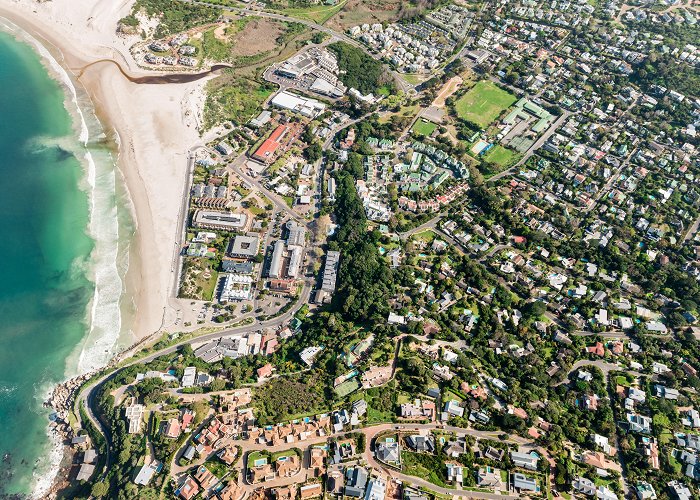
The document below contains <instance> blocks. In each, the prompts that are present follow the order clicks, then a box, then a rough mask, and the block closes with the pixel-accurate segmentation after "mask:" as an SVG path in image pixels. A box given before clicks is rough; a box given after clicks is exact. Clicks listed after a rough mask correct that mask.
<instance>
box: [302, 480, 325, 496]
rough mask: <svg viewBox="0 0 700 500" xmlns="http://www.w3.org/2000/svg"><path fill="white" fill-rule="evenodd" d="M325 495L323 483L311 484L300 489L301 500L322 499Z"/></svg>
mask: <svg viewBox="0 0 700 500" xmlns="http://www.w3.org/2000/svg"><path fill="white" fill-rule="evenodd" d="M322 494H323V485H322V484H321V483H311V484H307V485H304V486H302V487H301V488H299V495H300V498H301V500H306V499H307V498H315V497H320V496H321V495H322Z"/></svg>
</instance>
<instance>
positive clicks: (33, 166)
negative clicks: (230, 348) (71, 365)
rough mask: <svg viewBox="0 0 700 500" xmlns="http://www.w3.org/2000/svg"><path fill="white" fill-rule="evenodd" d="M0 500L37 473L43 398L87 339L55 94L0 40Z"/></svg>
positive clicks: (76, 205)
mask: <svg viewBox="0 0 700 500" xmlns="http://www.w3.org/2000/svg"><path fill="white" fill-rule="evenodd" d="M0 89H2V91H1V92H0V153H1V156H0V193H1V194H0V203H1V205H0V207H1V208H0V228H2V230H1V232H0V346H2V348H1V349H0V422H2V432H0V456H2V457H4V456H5V455H6V454H8V456H7V458H6V459H4V460H2V462H0V497H2V496H3V495H9V494H26V493H29V490H30V488H31V485H32V476H33V473H34V471H35V469H36V468H37V467H39V470H41V469H42V468H43V467H45V466H46V463H45V461H46V455H47V454H48V446H49V443H48V438H47V435H46V426H47V412H46V411H45V410H42V409H41V402H42V399H43V398H44V396H45V393H46V390H47V389H48V388H49V387H50V385H51V384H52V383H55V382H58V381H61V380H63V379H64V377H65V374H66V360H67V359H68V358H69V356H70V355H71V353H72V352H73V351H74V350H75V349H76V346H77V345H79V344H80V342H81V340H82V339H83V338H84V337H85V335H86V330H87V322H86V317H87V305H88V303H89V301H90V299H91V297H92V295H93V292H94V286H93V285H92V283H91V282H90V281H89V280H88V276H87V272H86V269H87V263H88V259H89V256H90V253H91V251H92V249H93V241H92V239H91V238H90V237H89V236H88V235H87V232H86V228H87V226H88V222H89V199H88V196H87V194H86V193H85V192H84V191H82V190H81V189H80V187H79V186H80V185H81V182H82V179H83V177H84V174H83V167H82V166H81V164H80V162H79V160H78V159H77V158H76V157H75V156H74V154H72V153H70V152H69V150H71V149H72V150H76V149H74V148H75V146H76V145H77V138H76V137H75V132H74V130H73V128H72V122H71V117H70V115H69V114H68V112H67V111H66V109H65V107H64V98H65V97H64V93H63V90H62V89H61V87H60V86H59V84H58V83H57V82H56V81H54V80H52V79H51V78H50V77H49V75H48V74H47V71H46V69H45V68H44V66H43V65H42V64H41V61H40V60H39V57H38V56H37V54H36V53H35V52H34V51H33V49H32V48H31V47H30V46H29V45H27V44H24V43H21V42H18V41H16V40H15V39H14V38H13V37H11V36H10V35H7V34H5V33H1V32H0ZM42 460H43V462H42Z"/></svg>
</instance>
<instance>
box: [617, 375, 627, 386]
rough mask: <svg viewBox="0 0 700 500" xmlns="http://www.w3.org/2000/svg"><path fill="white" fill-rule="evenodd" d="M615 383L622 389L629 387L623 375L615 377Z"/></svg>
mask: <svg viewBox="0 0 700 500" xmlns="http://www.w3.org/2000/svg"><path fill="white" fill-rule="evenodd" d="M615 383H616V384H617V385H621V386H623V387H629V386H630V383H629V382H628V381H627V377H625V376H624V375H618V376H617V377H615Z"/></svg>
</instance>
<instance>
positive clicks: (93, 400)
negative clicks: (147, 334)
mask: <svg viewBox="0 0 700 500" xmlns="http://www.w3.org/2000/svg"><path fill="white" fill-rule="evenodd" d="M311 284H312V283H311V281H310V280H307V281H305V282H304V285H303V288H302V291H301V294H300V295H299V298H298V300H297V305H296V307H293V308H292V309H290V310H289V311H287V312H286V313H284V314H282V315H280V316H278V317H276V318H273V319H271V320H268V321H262V322H261V321H255V322H254V323H251V324H249V325H245V326H239V327H235V328H230V329H228V330H221V331H218V332H212V333H208V334H205V335H200V336H198V337H195V338H193V339H187V340H183V341H181V342H177V343H175V344H173V345H171V346H169V347H166V348H164V349H161V350H159V351H156V352H154V353H152V354H149V355H148V356H144V357H143V358H139V359H134V360H132V361H130V362H128V363H126V364H124V365H122V366H120V367H119V368H116V369H115V368H114V367H112V368H111V371H110V372H109V373H106V374H104V375H103V376H101V377H99V378H98V379H96V380H94V381H93V382H91V383H90V384H89V385H86V386H85V387H83V388H82V390H81V391H80V393H79V394H78V396H77V397H76V398H75V402H74V404H73V411H74V413H75V415H76V416H77V418H78V420H80V419H81V417H80V411H79V407H80V405H83V407H84V408H85V412H86V414H87V417H88V419H89V420H90V422H91V423H92V425H93V426H94V427H95V429H96V430H97V431H98V432H99V433H100V434H102V437H103V438H104V440H105V443H106V450H105V451H106V462H105V468H104V470H103V472H102V474H101V476H100V477H104V476H105V475H106V474H107V472H108V471H109V465H110V458H111V450H112V433H111V430H110V428H109V425H107V423H106V422H103V421H102V420H101V419H100V418H99V417H98V416H97V415H96V414H95V412H94V410H93V408H95V407H96V405H97V394H98V392H99V389H100V387H102V386H103V385H104V384H105V383H106V382H108V381H110V380H112V379H113V378H114V377H116V375H117V374H118V373H119V372H120V371H121V370H122V369H124V368H127V367H129V366H133V365H135V364H145V363H149V362H151V361H153V360H154V359H156V358H159V357H161V356H165V355H168V354H173V353H175V352H176V351H177V350H178V349H179V348H180V347H181V346H183V345H185V344H192V343H194V342H207V341H209V340H213V339H216V338H219V337H225V336H228V335H235V334H239V333H244V332H247V331H250V330H253V329H263V328H278V327H280V326H281V325H283V324H284V323H285V322H287V321H288V320H290V319H291V318H292V317H293V316H294V314H296V312H297V311H298V310H299V309H300V308H301V307H302V306H303V305H304V304H306V303H307V302H308V300H309V296H310V294H311ZM81 427H82V428H85V425H84V424H82V422H81Z"/></svg>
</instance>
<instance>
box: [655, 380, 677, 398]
mask: <svg viewBox="0 0 700 500" xmlns="http://www.w3.org/2000/svg"><path fill="white" fill-rule="evenodd" d="M654 390H655V391H656V396H657V397H660V398H664V399H670V400H671V401H675V400H677V399H678V397H679V396H680V393H679V392H678V390H677V389H672V388H671V387H666V386H665V385H660V384H656V385H654Z"/></svg>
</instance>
